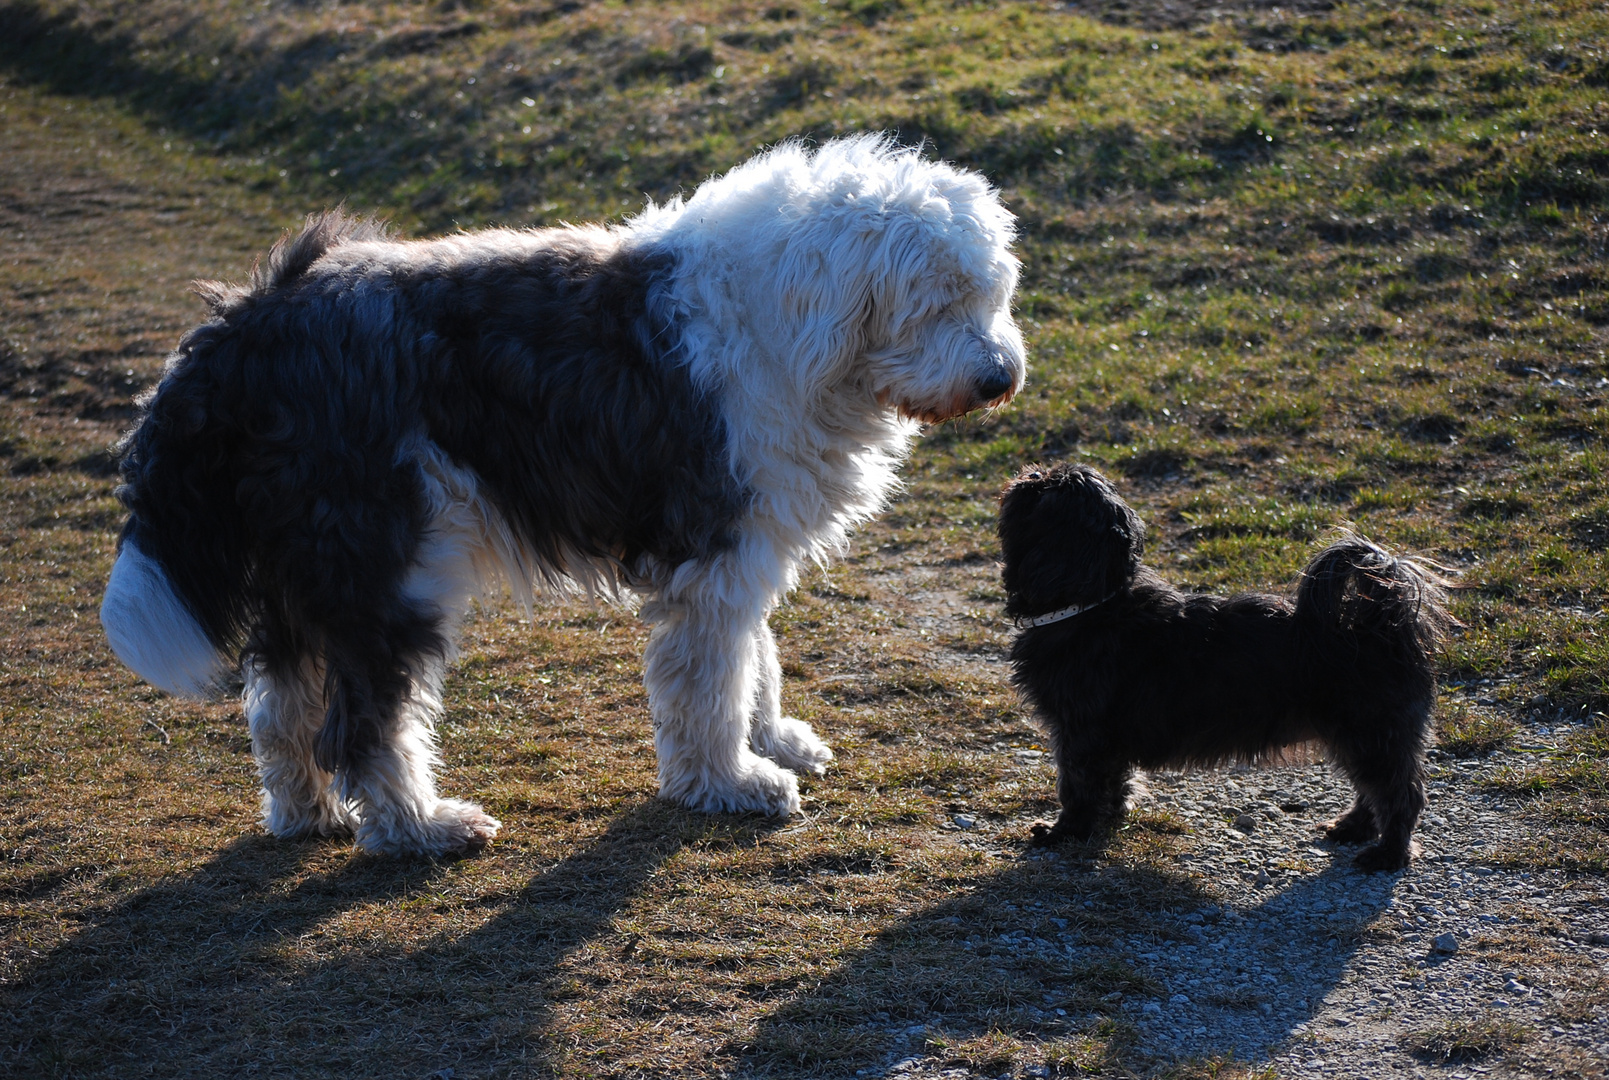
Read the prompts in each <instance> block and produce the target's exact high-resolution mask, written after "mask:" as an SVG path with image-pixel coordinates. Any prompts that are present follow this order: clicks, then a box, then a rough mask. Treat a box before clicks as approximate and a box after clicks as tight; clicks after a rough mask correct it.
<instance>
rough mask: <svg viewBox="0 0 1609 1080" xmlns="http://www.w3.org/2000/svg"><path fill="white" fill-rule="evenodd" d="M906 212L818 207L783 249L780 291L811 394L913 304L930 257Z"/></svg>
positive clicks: (839, 374)
mask: <svg viewBox="0 0 1609 1080" xmlns="http://www.w3.org/2000/svg"><path fill="white" fill-rule="evenodd" d="M903 217H904V215H900V214H890V213H885V212H881V211H878V210H876V209H874V208H872V207H870V206H857V205H855V204H854V202H853V201H852V200H848V201H846V202H845V203H844V204H842V205H835V206H830V207H827V208H823V209H821V210H819V211H817V213H816V214H815V220H813V221H810V222H809V223H808V225H806V226H804V227H801V228H800V229H799V230H798V233H797V234H796V235H795V236H794V237H793V238H792V240H791V242H790V243H789V244H788V245H787V248H786V250H785V251H784V252H783V254H782V258H781V259H780V260H779V263H778V265H777V267H776V273H777V289H776V295H777V296H778V298H779V300H780V307H781V315H782V321H783V325H784V333H786V334H787V335H788V337H789V338H790V344H791V346H792V350H793V364H794V369H793V370H794V373H795V377H796V379H797V380H798V382H799V389H800V391H801V392H802V393H803V394H804V395H805V397H806V398H810V397H814V396H816V394H817V393H819V392H820V391H821V390H823V389H825V388H826V387H829V386H832V385H833V384H835V383H837V382H838V381H840V380H841V379H843V378H845V377H846V376H847V375H849V374H850V371H851V366H852V365H853V364H854V362H855V361H857V360H859V359H861V358H862V357H864V356H865V355H866V353H867V352H868V351H869V350H870V349H873V348H875V347H877V345H878V344H880V343H881V341H882V340H883V339H886V337H887V336H888V332H889V331H888V328H887V326H886V325H885V324H886V323H887V322H888V320H889V319H891V318H897V317H899V316H901V315H904V314H905V313H907V312H908V311H909V310H910V309H911V308H912V307H913V303H912V298H911V297H910V296H909V295H908V292H909V290H910V289H912V288H914V287H915V282H916V281H917V280H919V279H920V278H921V277H922V276H923V275H924V274H925V273H926V264H927V258H928V255H927V251H926V244H925V243H924V242H923V241H922V240H921V238H920V237H919V236H917V235H916V233H917V229H916V228H915V225H916V223H915V222H912V221H907V220H902V218H903Z"/></svg>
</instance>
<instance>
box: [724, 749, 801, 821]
mask: <svg viewBox="0 0 1609 1080" xmlns="http://www.w3.org/2000/svg"><path fill="white" fill-rule="evenodd" d="M755 762H756V763H755V765H754V766H753V767H752V768H751V769H750V770H749V771H748V772H747V773H746V774H745V775H744V776H742V777H741V778H739V780H738V785H737V791H736V792H735V799H734V802H735V803H736V805H734V806H733V807H732V809H734V810H758V811H760V813H762V814H769V815H770V816H772V817H789V816H791V815H793V814H796V813H798V812H799V778H798V777H797V776H795V775H794V774H793V773H791V772H789V771H788V770H787V769H783V768H779V767H778V766H777V765H776V764H775V763H774V762H770V761H767V760H766V759H765V758H756V759H755Z"/></svg>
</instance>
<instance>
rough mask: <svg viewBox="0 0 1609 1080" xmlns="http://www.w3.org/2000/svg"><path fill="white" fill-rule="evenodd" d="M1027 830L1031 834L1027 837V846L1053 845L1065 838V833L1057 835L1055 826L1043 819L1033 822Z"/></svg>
mask: <svg viewBox="0 0 1609 1080" xmlns="http://www.w3.org/2000/svg"><path fill="white" fill-rule="evenodd" d="M1029 831H1030V832H1031V833H1032V834H1033V835H1031V836H1029V837H1028V846H1029V847H1053V846H1055V844H1056V843H1057V842H1058V841H1060V840H1063V839H1065V838H1066V834H1065V833H1062V834H1059V835H1058V834H1057V832H1056V830H1055V828H1053V827H1052V826H1050V825H1046V824H1045V823H1044V822H1043V821H1036V822H1034V827H1033V828H1032V829H1031V830H1029Z"/></svg>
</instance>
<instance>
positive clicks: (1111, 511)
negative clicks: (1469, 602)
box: [1000, 464, 1453, 871]
mask: <svg viewBox="0 0 1609 1080" xmlns="http://www.w3.org/2000/svg"><path fill="white" fill-rule="evenodd" d="M1144 537H1145V526H1144V525H1143V524H1142V523H1141V521H1140V519H1139V518H1138V517H1137V516H1136V515H1135V513H1134V511H1133V510H1131V509H1130V508H1129V506H1128V504H1127V503H1125V502H1124V501H1123V500H1122V499H1121V498H1120V497H1119V496H1118V494H1117V492H1116V491H1115V490H1113V488H1112V485H1111V484H1110V483H1108V482H1107V481H1106V479H1105V478H1104V477H1103V476H1101V475H1100V474H1099V473H1098V472H1096V471H1095V470H1093V469H1089V468H1085V467H1083V466H1080V465H1066V464H1063V465H1056V466H1054V467H1051V468H1043V467H1037V466H1035V467H1030V468H1027V469H1024V470H1023V471H1022V472H1021V473H1020V474H1019V475H1018V476H1017V478H1016V479H1015V480H1013V481H1012V482H1011V483H1010V484H1008V485H1007V486H1006V489H1005V491H1004V493H1003V494H1002V497H1001V503H1000V542H1001V547H1002V548H1003V550H1004V555H1005V571H1004V578H1005V588H1006V613H1007V614H1008V615H1012V616H1014V617H1016V619H1017V621H1018V624H1019V625H1021V626H1022V627H1023V630H1022V632H1021V633H1020V634H1019V635H1018V636H1017V640H1016V643H1015V645H1013V647H1012V650H1011V661H1012V665H1013V669H1014V674H1013V681H1014V682H1015V683H1016V685H1017V688H1018V689H1019V690H1020V691H1021V692H1022V693H1023V695H1024V696H1025V697H1026V698H1027V699H1028V700H1029V701H1030V702H1032V703H1033V705H1034V706H1035V707H1036V708H1037V709H1038V711H1039V714H1040V715H1041V716H1042V717H1043V718H1044V723H1045V725H1046V727H1047V728H1048V730H1049V734H1050V737H1051V742H1052V744H1053V745H1054V747H1055V752H1056V772H1057V794H1058V795H1059V796H1060V798H1061V805H1062V811H1061V816H1060V818H1059V819H1058V820H1057V821H1056V824H1055V825H1054V826H1045V825H1036V826H1034V842H1035V843H1038V844H1051V843H1055V842H1056V841H1058V840H1061V839H1063V838H1065V837H1069V836H1070V837H1075V838H1077V839H1080V840H1085V839H1088V838H1089V837H1090V835H1091V834H1092V833H1093V832H1094V831H1095V829H1096V827H1097V826H1098V825H1099V824H1101V823H1102V822H1103V820H1108V819H1111V818H1115V817H1117V816H1120V815H1121V814H1122V813H1123V810H1124V809H1125V807H1126V805H1127V801H1128V797H1129V773H1130V770H1131V769H1132V768H1133V767H1135V766H1140V767H1142V768H1149V769H1154V768H1179V767H1211V766H1215V765H1221V764H1223V763H1226V762H1229V761H1251V760H1259V759H1262V760H1268V759H1272V758H1276V757H1278V756H1279V752H1280V751H1281V749H1282V748H1285V747H1289V746H1293V745H1296V744H1299V743H1305V742H1308V741H1310V740H1316V741H1318V742H1320V743H1322V744H1323V745H1324V746H1325V747H1327V748H1328V750H1329V756H1330V758H1331V759H1332V760H1333V761H1334V762H1335V763H1336V764H1337V765H1338V766H1339V767H1340V768H1341V770H1342V771H1343V772H1345V773H1346V775H1347V777H1348V778H1350V779H1351V781H1352V784H1353V786H1354V787H1355V788H1356V789H1357V801H1356V804H1355V805H1354V806H1353V807H1352V809H1351V810H1349V811H1348V812H1347V813H1346V814H1344V815H1342V816H1341V817H1340V818H1338V819H1336V820H1335V821H1334V822H1332V823H1330V825H1329V826H1328V827H1327V830H1326V832H1327V835H1328V836H1329V838H1330V839H1332V840H1335V841H1337V842H1339V843H1362V842H1364V841H1368V840H1375V838H1376V837H1378V840H1376V842H1375V843H1374V844H1372V845H1370V846H1369V847H1367V848H1365V849H1364V850H1363V851H1362V852H1360V853H1359V854H1358V857H1357V865H1358V867H1359V868H1360V869H1363V870H1369V871H1375V870H1396V869H1399V868H1401V867H1403V866H1406V865H1407V864H1408V861H1409V859H1410V858H1411V857H1412V854H1413V850H1412V839H1411V837H1412V834H1413V829H1414V826H1415V825H1416V824H1417V823H1418V821H1419V814H1420V812H1421V811H1422V810H1423V809H1424V806H1425V781H1424V755H1425V750H1426V746H1427V744H1428V742H1429V740H1430V737H1431V708H1432V706H1433V705H1434V704H1435V700H1436V682H1435V674H1434V672H1433V671H1432V669H1431V654H1432V652H1433V650H1434V649H1435V647H1436V646H1437V644H1438V643H1439V642H1440V641H1441V638H1442V636H1443V634H1444V633H1445V632H1446V630H1447V629H1448V628H1449V627H1450V626H1451V625H1453V619H1452V618H1451V616H1450V615H1449V614H1448V613H1447V608H1446V592H1445V587H1446V585H1447V582H1446V581H1445V580H1444V579H1443V578H1441V577H1439V576H1438V575H1436V574H1435V573H1432V572H1431V571H1430V570H1429V569H1428V568H1426V567H1425V566H1423V565H1422V564H1420V563H1418V562H1415V561H1414V560H1412V559H1406V558H1398V557H1395V556H1393V555H1391V554H1389V553H1388V552H1386V551H1384V550H1382V549H1381V548H1379V547H1376V546H1375V545H1374V544H1371V543H1370V542H1369V541H1367V540H1365V539H1363V538H1362V537H1359V536H1353V535H1347V536H1345V537H1344V538H1342V539H1341V540H1339V541H1337V542H1336V543H1334V544H1331V545H1330V546H1329V547H1327V548H1325V549H1324V550H1323V551H1321V552H1319V554H1318V556H1317V557H1315V558H1314V559H1313V561H1312V562H1310V563H1309V564H1308V566H1307V569H1306V570H1305V571H1303V573H1302V581H1301V585H1300V586H1299V588H1298V589H1297V593H1296V600H1295V602H1294V603H1292V602H1291V601H1290V600H1287V599H1285V598H1283V597H1278V596H1264V595H1257V594H1242V595H1239V596H1231V597H1228V598H1224V597H1217V596H1199V595H1189V594H1186V593H1181V592H1180V591H1179V590H1178V589H1175V588H1174V587H1173V586H1171V585H1169V584H1168V583H1167V582H1165V581H1163V580H1162V579H1161V578H1160V577H1159V576H1157V574H1156V572H1155V571H1153V570H1151V569H1150V568H1149V567H1146V566H1143V565H1141V563H1140V553H1141V549H1142V547H1143V545H1144Z"/></svg>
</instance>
